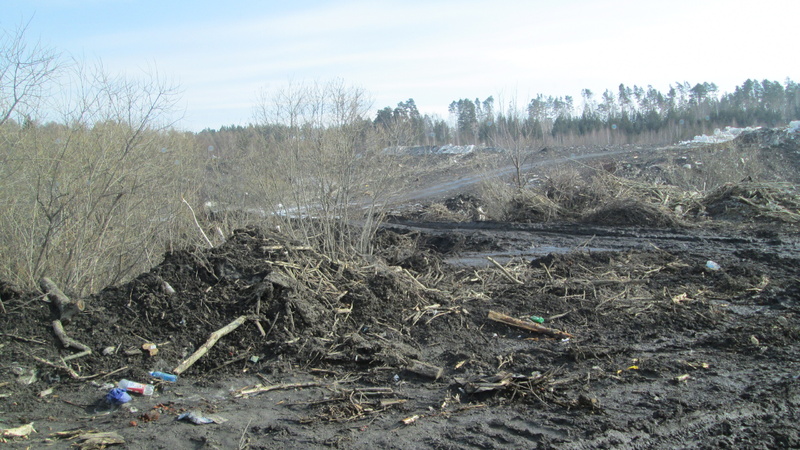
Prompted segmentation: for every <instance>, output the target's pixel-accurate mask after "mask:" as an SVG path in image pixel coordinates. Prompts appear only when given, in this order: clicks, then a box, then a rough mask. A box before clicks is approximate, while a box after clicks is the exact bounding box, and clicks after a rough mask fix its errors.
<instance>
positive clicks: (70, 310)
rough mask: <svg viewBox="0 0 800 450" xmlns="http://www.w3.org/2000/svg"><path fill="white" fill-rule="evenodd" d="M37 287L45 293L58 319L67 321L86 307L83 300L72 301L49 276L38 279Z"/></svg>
mask: <svg viewBox="0 0 800 450" xmlns="http://www.w3.org/2000/svg"><path fill="white" fill-rule="evenodd" d="M39 287H40V288H41V289H42V291H43V292H44V293H45V294H46V295H47V299H48V300H50V304H51V305H52V306H53V309H54V312H56V316H57V318H58V320H62V321H64V322H65V323H68V322H69V320H70V319H71V318H72V316H74V315H75V314H78V313H80V312H83V310H84V309H85V308H86V304H85V303H84V302H83V300H77V301H75V302H73V301H72V300H71V299H70V298H69V297H67V295H66V294H64V293H63V292H62V291H61V289H59V288H58V286H57V285H56V284H55V283H54V282H53V281H52V280H51V279H50V278H47V277H44V278H42V279H41V280H39Z"/></svg>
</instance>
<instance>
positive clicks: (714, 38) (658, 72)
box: [0, 0, 800, 131]
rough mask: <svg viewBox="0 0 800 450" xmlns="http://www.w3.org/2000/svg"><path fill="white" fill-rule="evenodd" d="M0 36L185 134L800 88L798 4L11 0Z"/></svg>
mask: <svg viewBox="0 0 800 450" xmlns="http://www.w3.org/2000/svg"><path fill="white" fill-rule="evenodd" d="M2 4H3V6H2V16H0V29H2V30H13V29H15V28H16V27H18V26H19V25H20V24H21V23H26V22H28V21H30V24H29V25H28V29H27V36H28V38H29V39H36V40H39V41H41V43H43V44H45V45H49V46H52V47H55V48H57V49H58V50H60V51H61V52H63V53H65V54H68V55H70V56H71V57H73V58H76V59H78V60H83V61H87V62H94V61H102V64H103V66H104V67H105V68H106V69H107V70H108V71H110V72H112V73H119V74H125V75H126V76H131V77H141V76H143V75H144V74H147V73H153V72H155V71H157V72H158V74H159V76H160V77H162V78H166V79H167V80H168V81H169V82H171V83H173V84H176V85H178V86H179V88H180V91H181V100H180V102H179V110H178V112H177V113H176V114H177V115H178V116H180V117H182V118H181V119H180V120H179V121H178V122H177V124H176V126H177V127H178V128H181V129H185V130H190V131H200V130H202V129H204V128H219V127H220V126H223V125H246V124H248V123H251V122H253V121H255V115H254V108H255V106H256V104H257V103H258V98H259V96H261V95H266V96H270V95H272V93H274V92H277V91H279V90H282V89H286V88H287V86H289V85H297V84H303V83H314V82H323V83H324V82H327V81H331V80H336V79H338V80H342V81H343V82H344V83H345V84H347V85H349V86H353V87H358V88H361V89H364V90H365V91H366V92H367V93H368V94H369V95H370V97H371V99H372V105H373V110H377V109H381V108H383V107H386V106H391V107H394V106H396V105H397V103H399V102H402V101H405V100H407V99H409V98H413V99H414V101H415V102H416V104H417V107H418V108H419V110H420V112H421V113H422V114H431V115H438V116H440V117H442V118H444V119H447V107H448V105H449V104H450V103H451V102H452V101H454V100H458V99H462V98H469V99H475V98H480V99H481V100H484V99H486V98H487V97H489V96H492V97H494V98H495V104H496V105H507V104H511V103H512V102H516V103H517V104H520V105H524V104H527V102H528V101H529V100H530V99H531V98H533V97H535V96H536V95H537V94H540V93H541V94H544V95H546V96H549V95H552V96H566V95H571V96H573V97H574V98H575V99H576V105H578V104H579V102H578V99H580V92H581V90H582V89H591V90H592V91H593V92H594V93H595V94H596V96H597V97H599V96H600V94H602V92H603V91H604V90H605V89H610V90H611V91H612V92H614V93H616V92H617V87H618V86H619V84H620V83H624V84H625V85H627V86H633V85H639V86H647V85H652V86H653V87H654V88H656V89H658V90H660V91H662V92H666V91H668V90H669V86H670V84H675V83H677V82H684V81H686V82H689V83H690V84H692V85H694V84H696V83H702V82H709V83H716V84H717V85H718V86H719V88H720V90H721V91H722V92H730V91H732V90H733V89H734V88H735V87H736V86H737V85H740V84H741V83H742V82H743V81H745V80H746V79H748V78H752V79H757V80H763V79H769V80H772V81H780V82H783V81H784V80H785V79H786V78H787V77H788V78H791V79H792V80H794V81H798V80H800V62H799V61H798V59H797V57H796V55H797V52H798V49H797V47H798V37H800V34H798V32H797V31H796V30H797V26H796V21H797V17H800V1H798V0H759V1H757V2H754V1H752V0H747V1H739V0H725V1H717V0H669V1H661V0H609V1H600V0H594V1H590V0H560V1H550V0H547V1H545V0H528V1H526V0H493V1H491V2H490V1H488V0H481V1H475V0H460V1H455V0H444V1H437V0H404V1H383V0H366V1H365V0H345V1H322V0H291V1H286V0H282V1H271V0H261V1H244V0H241V1H240V0H228V1H221V0H215V1H209V0H192V1H176V0H157V1H152V0H2Z"/></svg>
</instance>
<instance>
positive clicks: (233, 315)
mask: <svg viewBox="0 0 800 450" xmlns="http://www.w3.org/2000/svg"><path fill="white" fill-rule="evenodd" d="M364 266H366V263H365V264H364ZM173 291H174V292H173ZM435 300H436V295H435V294H431V293H428V292H426V291H425V290H424V289H422V288H421V287H420V286H419V283H418V282H416V280H415V279H414V278H413V276H411V275H410V273H409V272H407V271H403V270H402V269H400V268H398V267H394V268H393V267H389V266H387V265H385V264H382V263H380V262H374V263H373V264H371V265H370V266H369V267H356V266H351V265H347V264H344V263H339V262H334V261H331V260H329V259H327V258H324V257H322V256H321V255H319V254H317V253H316V252H315V251H313V250H312V249H311V248H309V247H306V246H301V245H298V244H296V243H292V242H290V241H287V240H286V239H285V238H284V237H282V236H279V235H277V234H270V233H264V232H261V231H258V230H255V229H249V230H239V231H237V232H236V233H235V234H234V235H233V236H232V237H231V238H230V239H229V240H228V241H227V242H226V243H225V244H224V245H222V246H220V247H217V248H214V249H210V250H207V251H185V250H182V251H176V252H173V253H168V254H166V255H165V258H164V261H163V262H162V263H161V264H159V265H158V266H156V267H155V268H153V269H152V270H151V271H149V272H148V273H145V274H142V275H140V276H139V277H138V278H136V279H135V280H133V281H131V282H130V283H127V284H124V285H121V286H115V287H109V288H107V289H105V290H103V291H102V292H100V293H99V294H97V295H95V296H93V297H91V298H89V299H86V304H87V309H86V311H85V313H84V314H80V315H78V316H76V317H75V318H74V320H73V322H72V323H70V324H69V326H67V327H66V331H67V333H68V334H69V335H70V336H71V337H72V338H74V339H76V340H78V341H80V342H81V343H83V344H85V345H87V346H89V347H90V348H92V349H96V351H95V352H93V353H92V354H91V355H89V356H86V357H84V358H81V359H80V366H81V374H82V375H87V374H97V373H107V372H110V371H113V370H116V369H119V368H120V367H123V366H126V367H127V368H128V369H129V370H130V371H131V372H132V373H133V374H134V376H140V377H141V376H142V375H143V374H144V372H145V371H149V370H162V371H171V370H172V369H174V368H175V367H177V365H178V363H179V362H181V361H183V360H185V359H186V358H187V357H188V356H189V355H190V354H192V353H193V352H194V351H195V350H197V348H198V346H199V345H200V344H202V343H203V342H205V341H206V339H208V337H209V336H210V334H211V333H213V332H214V331H216V330H219V329H220V328H222V327H224V326H225V325H227V324H228V323H230V322H231V321H234V320H235V319H237V318H240V317H244V318H246V320H245V321H244V322H243V325H242V326H240V327H238V328H237V329H236V330H235V331H233V332H232V333H230V334H229V335H227V336H226V337H225V338H224V340H223V341H224V342H221V343H220V344H219V345H215V346H213V347H212V348H211V349H210V351H209V352H208V354H207V355H205V356H204V357H203V358H201V359H200V360H198V361H197V362H196V363H195V364H194V365H193V366H192V367H191V369H189V370H188V371H187V374H191V375H193V376H202V375H207V374H210V373H214V375H215V376H218V375H224V374H225V373H226V372H227V371H229V370H233V369H232V367H233V364H234V363H240V364H238V365H237V366H236V369H235V371H237V372H238V371H240V370H241V365H242V364H245V365H247V366H248V367H249V368H250V370H253V371H258V370H260V369H263V368H264V366H263V364H264V363H266V362H274V361H275V358H287V359H289V360H291V361H294V362H295V363H302V364H305V365H308V364H315V363H318V362H320V360H324V359H326V360H336V361H339V362H341V361H351V362H352V361H360V362H362V363H369V362H370V361H372V362H378V359H380V358H379V357H376V356H375V354H377V353H380V352H382V351H384V350H386V346H385V345H381V344H380V343H370V344H369V345H367V344H366V343H365V342H361V341H359V342H360V343H359V344H355V343H354V340H353V338H352V334H354V333H356V334H357V333H359V332H363V331H365V330H369V329H374V328H375V327H376V325H377V324H379V323H391V324H402V322H403V319H404V317H405V314H407V312H408V311H409V310H412V309H413V308H414V307H415V306H418V305H419V304H428V303H431V302H433V301H435ZM25 302H26V303H25V304H24V305H23V304H20V303H18V302H14V301H9V302H7V306H8V308H9V313H8V314H7V315H4V316H2V319H0V320H2V322H3V327H4V329H5V330H8V333H10V334H12V335H42V334H44V335H47V334H48V330H47V328H48V326H49V324H50V313H49V311H48V308H47V305H46V304H44V303H42V302H32V301H31V300H25ZM31 303H33V304H31ZM46 340H47V341H51V342H52V340H53V339H52V338H47V339H46ZM397 340H398V341H400V342H401V343H402V341H403V338H402V337H397ZM362 341H364V340H362ZM146 343H155V344H156V345H157V347H158V349H159V351H158V353H157V355H152V356H151V355H150V354H149V353H148V352H146V351H143V350H142V344H146ZM58 348H59V346H58V345H55V342H53V346H52V348H51V349H43V351H42V353H40V355H39V356H41V357H42V358H43V359H45V360H49V361H59V358H60V357H63V356H68V355H69V354H71V353H72V352H71V351H70V350H58ZM100 349H106V350H104V351H102V352H101V351H99V350H100ZM395 353H397V352H395ZM384 356H385V358H392V360H393V361H395V362H396V361H397V360H398V358H402V355H398V354H392V352H391V351H388V350H387V351H386V352H385V355H384ZM15 357H16V358H22V357H23V355H21V354H16V356H15Z"/></svg>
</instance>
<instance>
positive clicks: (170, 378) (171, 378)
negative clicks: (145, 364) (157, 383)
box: [150, 372, 178, 383]
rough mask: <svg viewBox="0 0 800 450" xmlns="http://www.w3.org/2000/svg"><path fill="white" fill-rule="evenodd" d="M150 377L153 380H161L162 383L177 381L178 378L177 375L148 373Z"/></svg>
mask: <svg viewBox="0 0 800 450" xmlns="http://www.w3.org/2000/svg"><path fill="white" fill-rule="evenodd" d="M150 376H151V377H153V378H158V379H161V380H164V381H169V382H172V383H174V382H176V381H178V376H177V375H173V374H171V373H164V372H150Z"/></svg>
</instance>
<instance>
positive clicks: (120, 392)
mask: <svg viewBox="0 0 800 450" xmlns="http://www.w3.org/2000/svg"><path fill="white" fill-rule="evenodd" d="M129 401H131V396H130V395H129V394H128V393H127V392H125V389H122V388H114V389H111V390H110V391H108V394H106V403H109V404H112V405H121V404H123V403H128V402H129Z"/></svg>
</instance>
